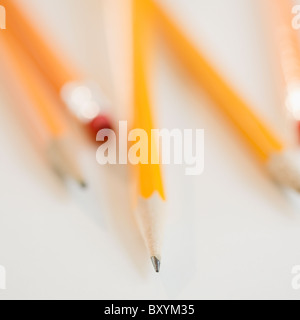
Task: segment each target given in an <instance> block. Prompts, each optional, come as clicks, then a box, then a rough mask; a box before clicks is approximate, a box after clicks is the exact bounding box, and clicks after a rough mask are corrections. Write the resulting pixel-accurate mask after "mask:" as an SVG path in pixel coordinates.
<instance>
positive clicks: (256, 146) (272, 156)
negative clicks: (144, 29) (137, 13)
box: [145, 0, 300, 192]
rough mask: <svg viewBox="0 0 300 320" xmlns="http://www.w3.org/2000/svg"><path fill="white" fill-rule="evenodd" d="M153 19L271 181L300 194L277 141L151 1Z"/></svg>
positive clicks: (294, 173) (296, 177) (299, 181)
mask: <svg viewBox="0 0 300 320" xmlns="http://www.w3.org/2000/svg"><path fill="white" fill-rule="evenodd" d="M145 1H147V2H148V1H149V3H150V5H151V6H152V10H153V19H155V21H156V22H157V24H158V25H159V27H160V29H159V30H160V31H161V32H162V34H163V35H164V37H165V40H166V42H167V43H168V44H169V45H170V46H171V47H172V49H173V50H172V52H174V54H176V56H177V57H178V58H179V60H180V63H182V64H183V65H184V67H185V68H186V70H187V71H188V72H189V74H190V75H191V76H192V78H193V79H194V81H195V82H196V83H197V85H199V86H201V87H202V88H204V89H205V90H206V92H207V93H208V95H209V97H210V98H211V100H212V101H214V102H215V104H216V106H218V107H219V109H220V110H221V111H222V112H223V113H224V114H225V115H226V116H227V118H228V119H229V120H230V121H231V123H232V124H233V125H234V126H235V128H236V129H237V130H238V132H239V133H240V134H241V135H242V136H243V138H244V140H245V141H246V142H247V143H248V145H249V146H250V148H251V149H252V150H253V152H254V153H255V154H256V155H257V157H258V159H260V161H261V162H262V163H263V164H264V165H265V166H266V168H267V170H268V171H269V173H270V174H271V176H272V177H273V179H274V180H275V181H277V182H278V183H280V184H282V185H283V186H286V187H289V188H292V189H294V190H296V191H297V192H300V173H299V170H298V168H297V167H296V166H295V165H294V164H293V161H291V159H290V155H289V152H288V151H287V150H286V147H285V144H284V143H283V142H282V141H281V139H280V138H279V137H278V136H277V135H276V134H275V133H274V132H273V131H272V130H271V129H270V128H269V126H268V125H267V124H266V123H265V121H263V120H262V118H261V117H259V116H258V115H257V114H256V113H255V112H254V111H253V110H252V108H251V106H250V105H249V104H248V103H247V102H246V101H245V100H244V99H243V98H242V97H240V95H239V94H238V93H237V92H236V91H235V90H234V89H233V88H232V87H231V86H230V84H229V83H227V81H226V80H225V79H223V77H222V76H221V75H220V74H219V72H218V71H217V70H216V69H215V68H214V67H213V66H212V65H211V63H210V62H209V60H208V59H207V58H206V57H205V55H204V54H202V52H201V50H200V49H199V48H198V47H196V45H194V44H193V42H192V41H191V40H190V39H189V38H188V37H187V36H186V34H185V33H184V32H183V31H182V30H181V29H180V28H179V27H178V26H177V24H176V22H175V21H174V20H173V19H172V18H171V17H170V16H169V15H168V14H167V13H166V12H165V11H164V9H163V8H162V7H161V6H160V5H158V4H157V2H156V1H153V0H145Z"/></svg>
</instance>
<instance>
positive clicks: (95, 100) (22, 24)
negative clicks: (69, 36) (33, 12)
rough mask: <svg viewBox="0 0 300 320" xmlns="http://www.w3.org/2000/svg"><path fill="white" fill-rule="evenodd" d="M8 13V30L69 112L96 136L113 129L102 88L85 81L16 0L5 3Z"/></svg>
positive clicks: (4, 0) (5, 0)
mask: <svg viewBox="0 0 300 320" xmlns="http://www.w3.org/2000/svg"><path fill="white" fill-rule="evenodd" d="M1 3H2V4H3V5H4V6H5V8H6V10H7V28H8V29H9V30H11V31H12V32H13V33H14V34H15V35H16V36H17V37H18V39H19V40H20V41H21V42H22V44H23V46H24V47H25V48H26V49H27V50H28V51H29V52H30V54H31V56H32V57H33V59H34V61H35V62H36V63H37V65H38V66H39V68H40V69H41V71H42V72H43V73H44V75H45V77H46V78H47V79H48V80H49V82H50V83H51V84H52V86H53V88H54V89H55V90H56V92H57V93H58V94H59V95H60V97H61V99H62V100H63V101H64V103H65V105H66V106H67V108H68V110H69V111H70V112H71V113H72V114H73V115H75V117H76V118H77V119H78V120H79V121H80V122H82V123H84V124H86V125H87V126H88V128H89V129H90V130H91V131H92V133H93V135H94V136H95V135H96V133H97V132H98V131H99V130H100V129H103V128H111V127H112V124H111V119H110V116H109V114H108V111H107V110H108V109H109V107H110V101H109V100H108V98H107V97H106V96H105V95H104V94H103V92H102V91H101V90H100V89H99V87H98V86H97V85H96V84H95V83H93V82H91V81H89V80H87V81H86V80H85V78H84V76H83V75H82V74H81V72H80V71H79V70H78V69H77V68H76V67H75V65H74V64H72V63H71V62H70V58H68V57H66V56H64V54H63V50H60V49H59V48H58V47H57V46H56V45H55V41H54V40H53V39H52V38H51V37H50V36H49V35H48V34H46V32H44V30H43V31H41V29H42V26H41V25H40V24H39V25H38V24H37V23H36V24H35V23H34V22H33V21H34V17H32V16H29V15H28V13H27V12H26V10H25V8H24V7H22V5H21V4H20V2H18V1H16V0H2V1H1Z"/></svg>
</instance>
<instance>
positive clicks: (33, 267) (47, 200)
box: [0, 0, 300, 299]
mask: <svg viewBox="0 0 300 320" xmlns="http://www.w3.org/2000/svg"><path fill="white" fill-rule="evenodd" d="M21 1H26V2H28V3H31V2H32V3H34V5H35V6H36V7H37V8H38V9H39V10H41V16H42V17H43V18H44V19H45V20H46V21H47V22H48V24H49V27H50V28H52V29H53V30H54V32H56V33H57V35H58V36H59V37H60V38H61V40H62V41H63V42H64V44H65V47H66V48H67V49H68V50H69V51H70V52H73V55H74V58H76V59H77V60H78V62H80V63H81V64H82V66H83V67H84V68H86V70H87V71H90V73H91V74H93V75H94V76H96V77H97V79H98V80H99V81H100V82H101V83H102V84H103V85H104V86H105V87H106V90H107V91H110V92H113V89H112V86H111V84H112V83H113V82H112V81H111V80H112V79H111V78H109V67H108V66H109V64H108V62H107V56H106V55H105V53H104V52H105V51H104V50H103V49H104V46H103V31H102V29H101V19H100V18H99V17H101V7H100V5H99V1H98V0H88V1H87V0H51V1H50V0H30V1H29V0H21ZM110 1H120V0H110ZM121 1H123V0H121ZM165 3H166V4H167V5H168V6H169V7H170V9H171V10H173V12H174V14H175V15H176V17H177V18H178V19H179V20H180V21H182V23H183V24H184V25H185V26H186V28H187V30H189V31H190V34H191V35H192V36H193V37H194V39H195V40H197V41H198V42H199V45H202V44H203V45H204V44H205V50H206V51H207V52H208V53H209V54H210V57H211V58H212V59H213V61H215V63H216V64H217V65H218V66H219V67H220V68H221V69H222V70H223V71H224V74H226V75H227V77H228V79H231V81H232V83H234V84H235V85H236V86H237V87H238V88H239V90H240V91H241V93H243V94H244V95H245V96H246V97H247V98H248V99H249V100H250V101H252V102H253V104H254V105H255V106H256V108H257V109H259V111H260V112H261V113H262V114H263V115H264V116H265V117H266V118H267V119H268V120H269V122H270V123H271V124H273V126H274V127H275V128H276V127H277V129H278V130H281V131H283V130H284V129H283V127H284V126H283V124H284V121H283V120H282V115H281V111H280V104H279V102H278V100H277V94H276V87H275V86H274V82H275V81H273V79H272V70H271V69H270V63H269V60H270V59H269V57H268V51H267V46H266V44H265V35H264V32H263V24H262V21H261V19H260V0H188V1H187V0H168V1H165ZM81 16H82V19H80V17H81ZM0 32H1V31H0ZM74 33H75V35H74ZM88 35H89V36H88ZM95 39H96V43H95ZM116 56H118V55H116ZM114 63H119V62H117V61H115V62H114ZM159 63H160V65H159V67H160V68H159V70H160V71H159V73H158V74H157V82H156V89H157V90H156V93H157V94H156V97H155V101H156V106H157V109H158V110H159V114H160V125H161V126H162V127H167V128H201V129H202V128H204V129H205V132H206V141H205V152H206V155H205V161H206V164H205V172H204V174H203V175H202V176H200V177H186V176H184V168H183V167H177V166H168V167H166V168H165V172H166V174H165V175H166V184H167V194H168V200H169V202H168V213H169V223H168V229H167V232H166V243H165V250H164V259H163V265H162V272H161V274H160V275H155V274H153V271H152V267H151V265H150V262H149V259H148V257H147V254H146V251H145V248H144V245H143V242H142V240H141V236H140V235H139V233H138V231H137V230H136V225H135V222H134V221H133V219H132V214H131V212H130V206H129V201H128V196H127V191H126V187H127V183H126V179H125V175H124V172H123V171H124V170H123V169H122V168H110V169H107V168H106V169H105V168H97V164H96V163H95V153H96V151H95V148H93V147H90V148H89V150H88V152H87V153H84V152H82V153H83V154H85V155H84V156H83V157H82V162H83V164H85V168H86V169H85V171H86V174H87V176H88V177H89V178H90V180H89V183H90V191H88V192H87V193H86V194H85V193H83V194H82V193H81V192H78V190H76V188H75V189H74V190H72V192H71V193H70V194H69V195H68V194H67V192H65V191H64V190H63V188H62V187H61V186H60V184H59V182H58V181H56V180H55V178H53V177H52V176H51V173H50V172H49V170H48V168H47V166H46V165H45V164H44V163H43V161H42V160H40V158H39V157H38V155H37V153H36V152H35V151H34V148H33V147H32V146H31V144H30V141H29V140H28V139H27V136H26V132H24V131H23V128H22V127H21V126H20V125H19V122H18V121H17V120H16V119H15V118H14V113H13V110H12V109H13V108H14V107H13V105H12V104H9V103H8V101H7V99H6V98H5V94H4V93H3V94H2V95H1V100H0V101H1V107H0V112H1V114H0V145H1V157H0V176H1V182H0V194H1V201H0V265H3V266H5V268H6V271H7V290H6V291H1V290H0V299H168V298H170V299H173V298H174V299H211V298H226V299H232V298H241V299H247V298H257V299H259V298H263V299H270V298H286V299H299V298H300V291H298V292H297V291H294V290H293V289H292V287H291V281H292V275H291V270H292V267H293V266H294V265H299V264H300V253H299V252H300V251H299V245H300V212H299V211H300V210H299V208H300V204H299V202H300V201H299V200H298V199H297V197H289V196H287V195H286V194H283V193H282V192H281V191H280V190H279V189H278V188H277V187H276V186H274V185H273V184H272V182H270V181H269V180H268V177H267V176H266V175H265V173H264V171H263V169H262V168H260V166H259V165H258V163H256V162H255V160H254V159H253V158H252V156H251V153H248V151H247V148H246V147H245V146H244V144H243V142H241V141H240V140H239V139H238V138H237V137H236V135H235V133H234V131H233V130H231V127H230V126H229V125H228V124H227V123H226V122H225V121H223V118H222V117H221V116H220V115H219V113H218V110H217V109H216V108H214V107H213V105H212V104H211V103H210V102H208V101H207V100H206V99H205V97H203V96H202V95H201V94H199V92H198V91H197V90H195V89H194V88H193V85H191V84H190V83H189V82H188V80H186V79H185V78H184V76H183V75H182V73H181V71H178V70H176V68H174V67H175V65H174V64H173V63H172V59H169V57H168V56H167V55H166V53H163V52H162V55H161V60H160V62H159ZM119 83H120V81H119ZM74 139H75V138H74Z"/></svg>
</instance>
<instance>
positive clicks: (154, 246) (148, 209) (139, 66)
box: [133, 0, 165, 272]
mask: <svg viewBox="0 0 300 320" xmlns="http://www.w3.org/2000/svg"><path fill="white" fill-rule="evenodd" d="M149 8H150V7H148V6H147V2H144V1H140V0H133V56H134V58H133V68H134V71H133V75H134V128H138V129H143V130H145V131H146V133H147V134H148V137H150V136H151V130H152V129H154V124H153V119H152V117H153V115H152V110H151V102H150V95H149V85H148V79H147V78H148V72H147V71H148V69H147V67H148V63H149V60H148V58H149V56H148V54H149V50H150V51H151V46H152V40H151V36H150V33H149V31H150V29H149V27H150V25H149V19H148V17H149V15H148V14H149V13H148V10H149ZM151 149H153V150H155V146H154V147H153V146H152V148H151V146H150V144H149V146H148V150H149V152H148V163H146V164H141V163H140V164H138V166H137V167H136V172H135V173H136V178H137V208H136V213H137V217H138V222H139V225H140V228H141V231H142V235H143V237H144V240H145V243H146V246H147V248H148V250H149V253H150V257H151V261H152V263H153V266H154V269H155V271H156V272H159V271H160V264H161V248H162V241H163V226H164V220H165V212H164V210H163V207H164V201H165V192H164V186H163V178H162V172H161V168H160V165H159V164H151ZM152 156H153V155H152Z"/></svg>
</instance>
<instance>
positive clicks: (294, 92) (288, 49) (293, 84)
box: [266, 0, 300, 141]
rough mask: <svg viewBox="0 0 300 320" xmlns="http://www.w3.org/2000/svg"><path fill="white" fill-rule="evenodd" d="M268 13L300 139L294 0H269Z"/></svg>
mask: <svg viewBox="0 0 300 320" xmlns="http://www.w3.org/2000/svg"><path fill="white" fill-rule="evenodd" d="M266 4H267V8H266V9H267V13H268V15H270V16H271V18H272V26H273V29H274V35H275V42H276V46H277V52H278V56H279V62H280V66H281V70H282V75H283V79H284V84H285V90H284V91H285V107H286V108H287V110H288V112H289V113H290V114H291V115H292V117H293V119H295V120H296V121H297V122H298V123H299V124H298V127H299V132H298V135H299V141H300V42H299V36H298V32H297V31H296V29H294V28H293V24H292V22H293V15H292V10H293V1H291V0H277V1H272V0H267V2H266Z"/></svg>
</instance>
